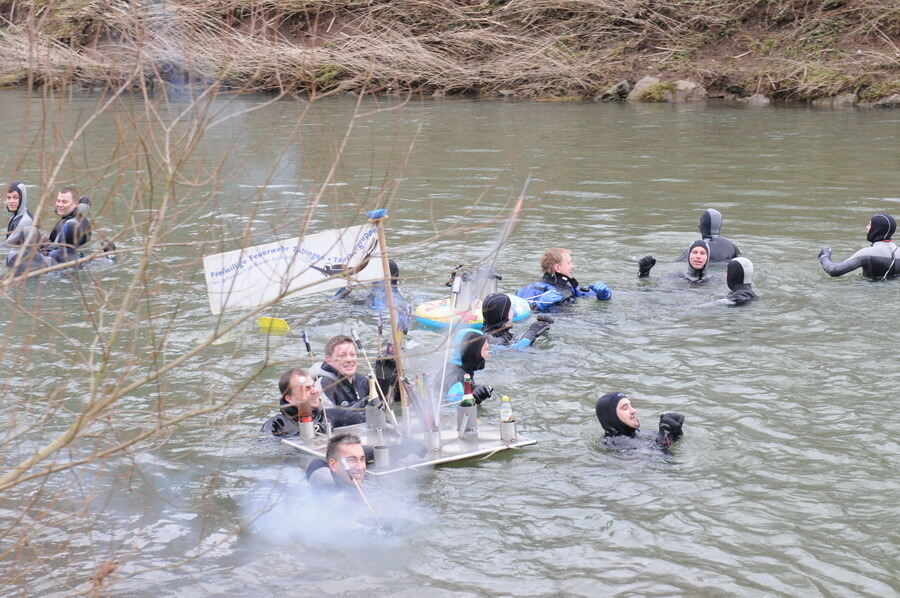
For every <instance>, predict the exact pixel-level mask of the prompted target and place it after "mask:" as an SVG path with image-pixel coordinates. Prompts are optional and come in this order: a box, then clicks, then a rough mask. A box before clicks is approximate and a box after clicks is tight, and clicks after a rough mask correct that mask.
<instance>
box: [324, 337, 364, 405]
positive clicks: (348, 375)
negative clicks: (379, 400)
mask: <svg viewBox="0 0 900 598" xmlns="http://www.w3.org/2000/svg"><path fill="white" fill-rule="evenodd" d="M358 368H359V362H358V361H357V358H356V344H355V343H354V342H353V339H352V338H350V337H349V336H346V335H343V334H339V335H338V336H335V337H332V338H331V339H329V341H328V342H327V343H326V344H325V361H324V363H321V364H318V365H316V366H313V368H312V369H311V370H310V374H312V375H313V376H315V377H317V378H321V381H322V392H324V393H325V396H326V397H328V399H329V400H330V401H331V402H332V403H334V404H335V405H337V406H338V407H356V408H359V407H365V406H366V403H367V402H368V400H369V381H368V379H367V378H366V377H365V376H363V375H362V374H360V373H359V372H358V371H357V370H358Z"/></svg>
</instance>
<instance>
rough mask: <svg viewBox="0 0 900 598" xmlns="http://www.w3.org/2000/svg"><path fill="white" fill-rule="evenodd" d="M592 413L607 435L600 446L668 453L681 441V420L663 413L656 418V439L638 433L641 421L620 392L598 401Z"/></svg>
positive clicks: (681, 417)
mask: <svg viewBox="0 0 900 598" xmlns="http://www.w3.org/2000/svg"><path fill="white" fill-rule="evenodd" d="M594 412H595V413H596V415H597V419H598V420H599V421H600V425H601V426H602V427H603V431H604V432H605V433H606V435H605V436H604V438H603V443H604V444H606V445H608V446H610V447H612V448H615V449H619V450H622V449H635V448H642V447H647V446H655V447H658V448H661V449H662V450H667V449H668V448H669V447H670V446H671V445H672V443H673V442H675V441H676V440H678V439H679V438H681V434H682V431H681V428H682V426H683V425H684V416H683V415H681V414H678V413H663V414H662V415H661V416H660V417H659V433H658V434H657V435H656V437H655V438H653V437H652V436H650V435H649V434H645V433H644V432H642V431H641V429H640V427H641V420H640V419H638V416H637V411H636V410H635V408H634V406H632V404H631V399H629V398H628V397H627V396H625V394H624V393H621V392H610V393H607V394H605V395H603V396H602V397H600V398H599V399H597V404H596V406H595V407H594Z"/></svg>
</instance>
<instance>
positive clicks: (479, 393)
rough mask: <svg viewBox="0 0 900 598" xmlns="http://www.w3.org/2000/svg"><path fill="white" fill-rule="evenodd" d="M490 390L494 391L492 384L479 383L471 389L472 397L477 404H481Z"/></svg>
mask: <svg viewBox="0 0 900 598" xmlns="http://www.w3.org/2000/svg"><path fill="white" fill-rule="evenodd" d="M492 392H494V388H493V387H492V386H482V385H480V384H479V385H478V386H476V387H475V388H473V389H472V398H473V399H475V402H476V403H477V404H479V405H481V404H482V403H483V402H484V400H485V399H487V398H488V397H490V396H491V393H492Z"/></svg>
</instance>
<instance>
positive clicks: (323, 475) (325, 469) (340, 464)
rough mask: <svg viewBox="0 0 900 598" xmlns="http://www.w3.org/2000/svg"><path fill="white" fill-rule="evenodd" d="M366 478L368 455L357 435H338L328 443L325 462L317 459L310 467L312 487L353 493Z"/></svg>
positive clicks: (308, 468) (308, 476)
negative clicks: (351, 491)
mask: <svg viewBox="0 0 900 598" xmlns="http://www.w3.org/2000/svg"><path fill="white" fill-rule="evenodd" d="M365 477H366V453H365V450H364V449H363V444H362V441H361V440H360V439H359V436H356V435H355V434H338V435H337V436H334V437H333V438H331V440H329V441H328V448H326V449H325V459H324V460H323V459H313V460H312V461H310V463H309V465H308V466H307V468H306V479H307V480H308V481H309V483H310V485H311V486H315V487H316V488H327V489H330V490H340V491H345V492H346V491H349V490H352V489H353V488H358V486H359V483H360V482H362V481H363V479H365Z"/></svg>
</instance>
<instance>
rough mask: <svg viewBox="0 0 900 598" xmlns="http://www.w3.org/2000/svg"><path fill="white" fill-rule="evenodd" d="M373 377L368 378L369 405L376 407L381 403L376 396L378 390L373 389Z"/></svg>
mask: <svg viewBox="0 0 900 598" xmlns="http://www.w3.org/2000/svg"><path fill="white" fill-rule="evenodd" d="M375 384H376V382H375V376H371V375H370V376H369V404H371V405H378V404H380V403H381V401H380V400H379V398H380V397H379V396H378V389H377V388H375Z"/></svg>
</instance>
